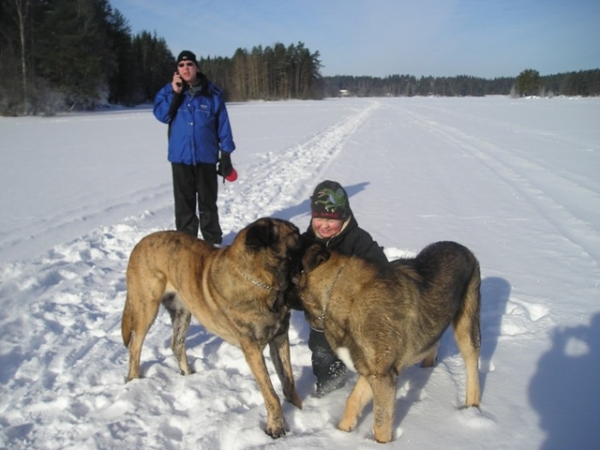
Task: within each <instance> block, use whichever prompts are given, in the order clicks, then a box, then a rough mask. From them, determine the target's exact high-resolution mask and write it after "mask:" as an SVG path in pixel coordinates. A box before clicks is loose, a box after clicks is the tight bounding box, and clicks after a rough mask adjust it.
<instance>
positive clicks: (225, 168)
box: [217, 152, 233, 178]
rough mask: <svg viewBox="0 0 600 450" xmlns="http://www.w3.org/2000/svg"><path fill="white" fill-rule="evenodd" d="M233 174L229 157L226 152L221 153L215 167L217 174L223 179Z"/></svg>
mask: <svg viewBox="0 0 600 450" xmlns="http://www.w3.org/2000/svg"><path fill="white" fill-rule="evenodd" d="M231 172H233V165H232V164H231V155H230V154H229V153H227V152H221V157H220V158H219V166H218V167H217V173H218V174H219V175H221V176H222V177H223V178H225V177H228V176H229V175H230V174H231Z"/></svg>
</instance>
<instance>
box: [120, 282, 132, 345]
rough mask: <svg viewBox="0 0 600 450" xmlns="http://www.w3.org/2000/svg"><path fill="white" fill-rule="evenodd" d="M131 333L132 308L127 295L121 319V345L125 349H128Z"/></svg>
mask: <svg viewBox="0 0 600 450" xmlns="http://www.w3.org/2000/svg"><path fill="white" fill-rule="evenodd" d="M132 331H133V308H132V305H131V301H130V300H129V293H128V294H127V298H126V300H125V308H124V309H123V318H122V319H121V336H123V344H125V347H129V341H131V334H132Z"/></svg>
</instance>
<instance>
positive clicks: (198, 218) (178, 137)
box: [154, 50, 235, 244]
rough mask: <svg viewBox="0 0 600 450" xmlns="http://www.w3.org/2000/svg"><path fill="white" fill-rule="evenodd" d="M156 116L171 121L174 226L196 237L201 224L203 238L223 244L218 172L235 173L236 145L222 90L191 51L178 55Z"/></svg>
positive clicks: (158, 97)
mask: <svg viewBox="0 0 600 450" xmlns="http://www.w3.org/2000/svg"><path fill="white" fill-rule="evenodd" d="M154 116H155V117H156V118H157V119H158V120H159V121H161V122H163V123H166V124H168V125H169V131H168V137H169V155H168V159H169V161H170V162H171V167H172V172H173V194H174V198H175V227H176V228H177V230H179V231H183V232H185V233H187V234H190V235H192V236H194V237H198V228H199V229H200V232H201V233H202V238H203V239H204V240H205V241H207V242H210V243H211V244H220V243H221V240H222V236H223V232H222V231H221V225H220V224H219V213H218V209H217V192H218V181H217V174H219V175H221V176H223V177H227V176H229V175H230V174H231V173H232V172H233V166H232V164H231V152H233V151H234V150H235V144H234V142H233V136H232V133H231V126H230V124H229V115H228V114H227V109H226V108H225V101H224V99H223V95H222V92H221V90H220V89H219V88H218V87H217V86H216V85H214V84H213V83H212V82H211V81H210V80H208V79H207V78H206V76H205V75H204V74H203V73H201V72H200V71H199V68H198V62H197V61H196V55H194V53H192V52H191V51H189V50H184V51H182V52H181V53H180V54H179V56H178V57H177V71H176V72H175V73H174V74H173V79H172V80H171V82H170V83H168V84H167V85H165V86H164V87H163V88H162V89H161V90H160V91H159V92H158V94H156V98H155V99H154ZM217 164H218V166H217ZM196 207H197V208H198V209H196ZM197 211H198V212H199V215H198V213H197Z"/></svg>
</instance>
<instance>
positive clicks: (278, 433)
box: [265, 425, 285, 439]
mask: <svg viewBox="0 0 600 450" xmlns="http://www.w3.org/2000/svg"><path fill="white" fill-rule="evenodd" d="M265 433H267V434H268V435H269V436H271V437H272V438H273V439H279V438H280V437H282V436H285V427H284V426H283V425H267V428H266V429H265Z"/></svg>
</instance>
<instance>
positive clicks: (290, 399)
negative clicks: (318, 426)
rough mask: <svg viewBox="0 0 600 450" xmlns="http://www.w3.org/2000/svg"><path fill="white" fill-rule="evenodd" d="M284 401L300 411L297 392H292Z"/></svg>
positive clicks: (300, 406)
mask: <svg viewBox="0 0 600 450" xmlns="http://www.w3.org/2000/svg"><path fill="white" fill-rule="evenodd" d="M286 400H287V401H288V402H290V403H291V404H292V405H294V406H295V407H296V408H298V409H302V400H301V399H300V396H299V395H298V393H297V392H294V393H293V394H292V395H290V396H287V398H286Z"/></svg>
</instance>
